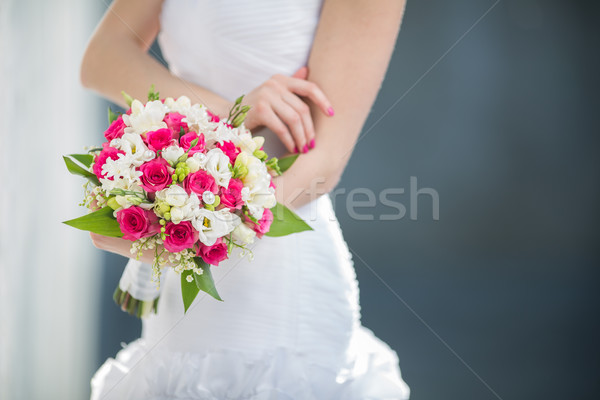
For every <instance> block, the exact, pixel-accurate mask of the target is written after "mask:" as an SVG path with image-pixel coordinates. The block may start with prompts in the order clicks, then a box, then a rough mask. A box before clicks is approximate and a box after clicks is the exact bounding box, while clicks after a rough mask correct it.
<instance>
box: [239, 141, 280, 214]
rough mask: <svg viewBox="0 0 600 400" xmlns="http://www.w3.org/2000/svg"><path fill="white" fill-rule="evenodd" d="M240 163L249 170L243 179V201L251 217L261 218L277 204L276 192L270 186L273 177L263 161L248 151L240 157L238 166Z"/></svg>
mask: <svg viewBox="0 0 600 400" xmlns="http://www.w3.org/2000/svg"><path fill="white" fill-rule="evenodd" d="M238 163H240V164H241V165H243V166H245V167H246V168H247V170H248V173H247V174H246V176H244V177H243V178H242V182H243V183H244V188H243V189H242V199H243V200H244V202H245V203H246V205H247V206H248V209H249V211H250V213H251V215H252V216H253V217H254V218H261V217H262V213H263V211H264V209H265V208H271V207H273V206H275V203H276V199H275V190H274V189H273V188H272V187H271V185H270V184H271V175H269V172H268V170H267V167H266V166H265V164H264V163H263V162H262V161H260V160H259V159H258V158H256V157H254V156H253V155H251V154H250V153H248V152H246V151H243V152H241V153H240V154H239V155H238V157H237V159H236V164H238Z"/></svg>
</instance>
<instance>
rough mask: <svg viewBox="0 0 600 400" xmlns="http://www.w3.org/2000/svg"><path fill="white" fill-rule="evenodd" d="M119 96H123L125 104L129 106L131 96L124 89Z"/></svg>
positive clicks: (131, 100)
mask: <svg viewBox="0 0 600 400" xmlns="http://www.w3.org/2000/svg"><path fill="white" fill-rule="evenodd" d="M121 96H123V100H125V103H127V105H128V106H129V107H131V103H133V97H131V96H130V95H128V94H127V93H125V91H124V90H121Z"/></svg>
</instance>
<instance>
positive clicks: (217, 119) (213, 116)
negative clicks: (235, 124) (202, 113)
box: [206, 110, 221, 122]
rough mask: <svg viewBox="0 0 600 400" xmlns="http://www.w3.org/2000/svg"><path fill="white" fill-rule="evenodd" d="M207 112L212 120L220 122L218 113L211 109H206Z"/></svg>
mask: <svg viewBox="0 0 600 400" xmlns="http://www.w3.org/2000/svg"><path fill="white" fill-rule="evenodd" d="M206 113H207V114H208V116H209V117H210V122H219V121H220V120H221V118H219V116H218V115H217V114H213V113H212V112H211V111H210V110H206Z"/></svg>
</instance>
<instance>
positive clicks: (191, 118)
mask: <svg viewBox="0 0 600 400" xmlns="http://www.w3.org/2000/svg"><path fill="white" fill-rule="evenodd" d="M184 114H185V118H183V119H182V121H183V122H186V123H187V124H188V126H189V128H190V130H192V131H194V132H203V133H204V132H209V131H212V130H213V129H214V128H215V127H216V126H217V125H216V124H215V123H213V122H210V119H211V118H210V116H209V115H208V113H207V112H206V107H204V106H201V105H200V104H194V105H193V106H191V107H190V108H189V109H187V110H186V112H185V113H184Z"/></svg>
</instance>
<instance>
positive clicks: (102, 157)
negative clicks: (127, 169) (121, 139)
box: [92, 143, 125, 181]
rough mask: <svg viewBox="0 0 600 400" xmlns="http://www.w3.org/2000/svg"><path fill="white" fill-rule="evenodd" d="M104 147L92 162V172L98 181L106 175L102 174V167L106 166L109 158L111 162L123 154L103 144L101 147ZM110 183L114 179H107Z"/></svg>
mask: <svg viewBox="0 0 600 400" xmlns="http://www.w3.org/2000/svg"><path fill="white" fill-rule="evenodd" d="M102 147H104V148H103V149H102V151H101V152H100V154H98V155H97V156H96V159H95V160H94V166H93V167H92V171H93V172H94V174H95V175H96V176H97V177H98V179H101V178H105V177H106V174H104V173H102V166H103V165H104V164H106V160H108V159H109V158H110V159H111V160H116V159H118V158H119V154H125V153H124V152H123V151H121V150H117V149H115V148H114V147H110V146H109V145H108V143H104V144H103V145H102ZM109 179H110V180H111V181H112V180H113V179H114V178H113V177H110V178H109Z"/></svg>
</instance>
